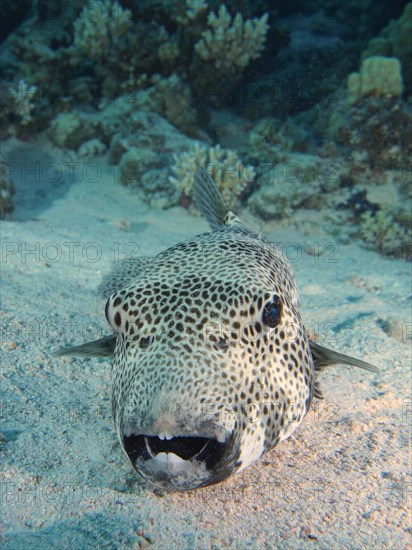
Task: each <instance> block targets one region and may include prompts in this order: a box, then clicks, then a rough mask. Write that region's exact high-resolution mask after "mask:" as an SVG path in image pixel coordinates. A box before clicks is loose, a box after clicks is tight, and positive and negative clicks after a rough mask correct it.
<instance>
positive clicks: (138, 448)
mask: <svg viewBox="0 0 412 550" xmlns="http://www.w3.org/2000/svg"><path fill="white" fill-rule="evenodd" d="M157 424H158V423H153V427H155V426H156V425H157ZM180 425H181V424H180ZM122 446H123V449H124V451H125V452H126V454H127V456H128V457H129V460H130V462H131V463H132V465H133V467H134V468H135V470H136V471H137V472H138V473H139V474H141V475H142V476H143V477H144V478H146V479H147V480H149V481H150V482H151V483H153V484H154V485H156V486H159V487H161V488H163V489H167V490H171V491H185V490H188V489H195V488H197V487H202V486H205V485H211V484H213V483H217V482H218V481H221V480H222V479H225V478H226V477H228V476H229V475H231V474H232V473H233V472H234V471H236V469H238V468H237V467H234V462H235V461H233V460H231V459H228V455H233V434H228V435H227V436H223V434H222V427H221V426H217V425H216V424H213V423H210V424H208V423H205V422H203V424H202V426H201V429H200V430H193V432H192V433H187V430H184V433H183V432H182V430H181V429H180V431H179V429H178V428H177V427H176V429H173V427H172V426H171V425H170V423H168V427H167V431H165V430H162V431H154V430H152V429H150V427H148V426H145V427H144V430H140V429H137V428H136V426H135V425H133V422H130V423H129V428H128V429H126V430H125V433H124V434H123V436H122Z"/></svg>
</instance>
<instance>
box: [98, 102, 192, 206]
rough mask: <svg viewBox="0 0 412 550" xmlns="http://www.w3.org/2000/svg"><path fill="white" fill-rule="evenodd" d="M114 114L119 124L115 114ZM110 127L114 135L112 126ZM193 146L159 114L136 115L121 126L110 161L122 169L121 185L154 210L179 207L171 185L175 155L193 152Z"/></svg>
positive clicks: (113, 144)
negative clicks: (137, 195) (137, 194)
mask: <svg viewBox="0 0 412 550" xmlns="http://www.w3.org/2000/svg"><path fill="white" fill-rule="evenodd" d="M111 111H112V117H113V120H116V116H115V112H114V111H113V110H112V109H111ZM117 112H119V111H117ZM108 123H109V127H110V129H111V131H112V132H113V130H114V125H113V123H111V122H110V121H109V122H108ZM103 133H104V129H103ZM192 143H193V140H191V139H190V138H188V137H186V136H184V135H183V134H182V133H181V132H179V131H178V130H177V129H176V128H175V127H174V126H172V125H171V124H170V123H169V122H168V121H167V120H165V119H164V118H162V117H161V116H159V115H158V114H156V113H151V112H149V111H134V112H132V113H130V115H129V117H128V124H127V125H124V124H122V123H120V124H119V126H118V129H117V132H116V133H114V134H113V137H112V138H111V141H110V146H109V151H108V155H109V161H110V162H111V164H114V165H119V170H118V179H119V181H120V182H121V183H123V184H124V185H128V186H130V187H133V188H134V189H135V190H136V191H137V192H138V193H139V196H140V197H141V199H142V200H144V201H146V202H148V203H149V204H151V205H152V206H153V207H156V208H166V207H170V206H173V205H176V204H179V200H180V194H179V191H178V189H177V188H176V187H175V186H174V185H172V184H171V183H170V181H169V175H170V167H171V166H172V165H173V162H174V155H176V154H178V153H183V152H185V151H188V150H190V148H191V147H192Z"/></svg>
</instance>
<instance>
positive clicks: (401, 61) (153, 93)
mask: <svg viewBox="0 0 412 550" xmlns="http://www.w3.org/2000/svg"><path fill="white" fill-rule="evenodd" d="M6 4H7V6H6V11H7V13H10V14H11V18H10V21H7V22H6V28H5V30H4V36H6V35H8V36H7V38H6V39H5V41H4V43H3V45H2V48H1V49H0V65H1V75H0V78H1V81H0V85H1V89H2V94H1V98H0V102H1V107H2V108H1V109H0V135H1V136H2V137H6V138H7V137H9V136H17V137H19V138H20V139H24V140H27V141H28V140H32V139H36V137H37V135H39V134H40V133H41V132H44V134H43V137H48V138H49V139H50V140H51V141H52V143H53V144H54V145H57V146H58V147H61V148H64V149H70V150H71V152H70V155H71V156H73V157H75V156H76V155H77V156H78V158H83V159H89V158H93V157H95V156H101V155H106V154H107V158H108V159H109V160H110V162H111V163H112V164H114V165H117V166H116V168H115V171H116V175H117V176H118V181H119V182H120V183H122V184H124V185H128V186H130V187H132V188H133V189H135V190H136V193H137V195H138V196H139V198H141V200H145V201H147V202H149V203H150V204H152V205H153V206H154V207H156V208H158V207H169V206H172V205H176V204H181V205H183V206H190V204H191V201H192V196H191V188H192V182H193V174H194V170H195V167H196V165H197V164H202V165H205V166H206V167H207V168H208V170H209V171H210V173H211V174H212V176H213V177H214V178H215V179H216V181H217V183H218V185H219V186H220V188H221V190H222V192H223V195H224V197H225V199H226V200H227V201H228V202H229V203H230V206H231V207H232V208H235V209H236V208H238V207H239V206H240V205H241V204H245V203H246V202H247V204H248V205H249V206H250V208H251V209H252V210H253V211H254V212H255V213H256V214H258V215H260V216H261V217H263V218H265V219H283V218H288V217H290V216H291V215H292V213H293V212H295V211H296V210H299V209H312V212H314V211H315V210H318V211H319V212H320V211H321V209H325V211H326V210H327V209H339V215H342V216H347V219H348V220H349V222H350V223H352V224H353V232H354V235H357V236H358V237H360V238H362V239H363V240H365V241H367V242H368V243H369V244H372V243H373V242H374V243H375V246H376V247H377V248H378V249H379V250H381V251H382V252H383V253H386V254H393V253H394V249H395V246H394V245H392V244H390V242H392V241H393V237H392V236H391V235H390V229H389V228H390V227H392V230H393V231H394V232H395V233H394V234H395V240H396V238H397V237H396V236H400V239H401V241H402V242H404V239H407V238H409V237H408V235H409V233H408V224H410V217H408V213H407V209H406V208H405V205H406V204H408V205H409V203H408V202H407V200H408V195H407V192H406V191H405V189H404V188H405V185H404V184H401V183H400V179H401V178H400V176H399V174H401V173H402V171H405V170H406V171H407V170H408V169H409V168H408V167H409V166H410V158H411V154H412V113H411V108H410V106H409V105H408V98H409V101H410V98H411V97H412V96H411V89H412V80H411V79H412V76H411V67H412V65H411V63H410V59H411V54H412V45H411V42H412V41H411V40H410V36H411V35H412V27H411V22H412V3H409V4H408V5H407V6H406V7H405V5H404V4H405V2H402V1H401V0H399V1H395V2H393V1H392V2H389V0H384V1H383V2H382V3H380V5H379V6H378V5H377V4H376V2H374V1H373V0H362V1H360V2H357V3H342V2H341V0H330V1H329V2H327V3H318V2H313V3H308V2H303V0H296V2H295V1H294V2H292V3H276V5H274V4H273V3H270V2H268V1H266V0H264V1H260V0H259V1H258V2H248V1H246V0H225V2H223V1H221V0H208V1H207V2H205V1H203V2H202V1H200V0H140V1H139V2H135V1H132V0H95V1H92V0H78V1H77V2H75V3H74V4H73V3H67V2H64V1H63V0H56V1H55V2H53V3H50V2H47V1H46V0H33V2H32V3H31V6H32V11H31V12H30V13H27V17H26V18H25V17H24V14H23V13H22V12H21V10H20V9H19V8H18V7H17V5H15V4H13V3H11V2H6ZM21 5H22V6H23V5H25V6H26V9H27V5H28V3H27V2H26V3H25V2H22V3H21ZM402 10H403V13H402ZM390 19H392V21H391V22H390V23H389V24H388V21H389V20H390ZM365 44H367V46H366V49H365ZM354 71H358V72H354ZM348 75H349V78H348ZM346 80H347V86H345V81H346ZM240 159H242V160H240ZM336 164H338V165H339V166H338V168H337V169H336ZM330 166H332V167H334V168H333V171H334V173H335V175H336V177H328V175H327V170H328V168H327V167H330ZM324 169H325V170H324ZM390 173H393V174H394V175H393V182H392V183H393V189H395V191H396V192H395V191H394V192H393V193H392V191H391V188H390V186H387V185H386V183H387V180H388V179H390V175H389V174H390ZM385 181H386V183H385ZM3 187H4V188H5V186H4V185H3ZM389 196H390V197H391V200H392V198H393V201H392V202H391V205H390V208H389V207H388V208H387V207H386V206H385V200H386V199H388V197H389ZM382 197H383V199H382ZM402 203H404V204H402ZM343 212H344V213H345V214H343ZM307 215H311V214H310V213H307ZM374 225H375V226H376V227H375V229H373V226H374ZM378 228H380V229H378ZM374 231H375V233H374ZM388 243H389V244H388Z"/></svg>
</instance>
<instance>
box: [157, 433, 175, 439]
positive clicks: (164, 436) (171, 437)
mask: <svg viewBox="0 0 412 550" xmlns="http://www.w3.org/2000/svg"><path fill="white" fill-rule="evenodd" d="M157 437H158V438H159V439H173V435H170V434H167V433H161V434H158V436H157Z"/></svg>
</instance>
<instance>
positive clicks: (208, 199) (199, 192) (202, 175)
mask: <svg viewBox="0 0 412 550" xmlns="http://www.w3.org/2000/svg"><path fill="white" fill-rule="evenodd" d="M193 196H194V198H195V202H196V206H197V207H198V209H199V210H200V212H202V214H203V215H204V216H205V218H206V219H207V221H208V222H209V223H210V226H211V228H212V229H213V231H216V230H217V229H221V228H222V227H224V226H225V217H226V214H227V213H228V211H229V209H228V208H227V206H226V205H225V202H224V200H223V197H222V195H221V194H220V191H219V189H218V188H217V187H216V184H215V182H214V181H213V180H212V178H211V177H210V175H209V174H208V173H207V172H206V170H205V169H204V168H200V167H199V168H198V169H197V170H196V173H195V178H194V183H193Z"/></svg>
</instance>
